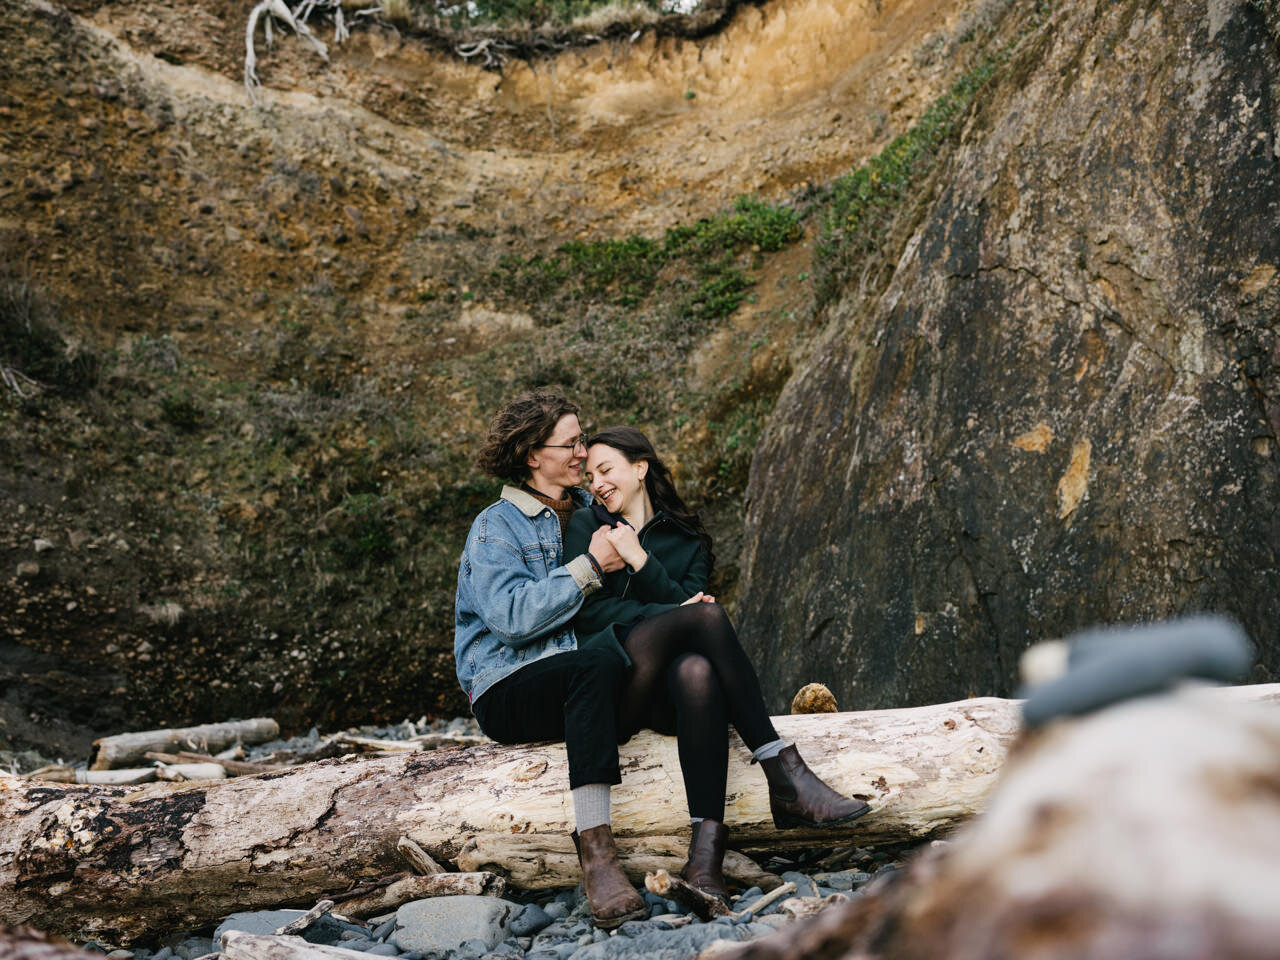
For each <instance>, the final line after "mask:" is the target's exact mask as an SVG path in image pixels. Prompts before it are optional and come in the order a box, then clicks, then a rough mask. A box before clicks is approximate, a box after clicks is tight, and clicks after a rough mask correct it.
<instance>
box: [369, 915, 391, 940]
mask: <svg viewBox="0 0 1280 960" xmlns="http://www.w3.org/2000/svg"><path fill="white" fill-rule="evenodd" d="M395 929H396V921H395V917H392V918H391V919H390V920H388V921H387V922H386V923H380V924H378V926H377V927H375V928H374V931H373V933H371V934H370V936H371V937H373V939H374V940H385V939H387V937H389V936H391V934H392V933H394V932H395Z"/></svg>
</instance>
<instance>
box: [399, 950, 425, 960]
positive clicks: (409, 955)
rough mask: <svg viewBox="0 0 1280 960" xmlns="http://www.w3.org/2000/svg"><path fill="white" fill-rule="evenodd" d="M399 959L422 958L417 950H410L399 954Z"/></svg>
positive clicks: (419, 959)
mask: <svg viewBox="0 0 1280 960" xmlns="http://www.w3.org/2000/svg"><path fill="white" fill-rule="evenodd" d="M400 960H423V958H422V954H420V953H419V952H418V951H417V950H410V951H409V952H408V953H402V954H400Z"/></svg>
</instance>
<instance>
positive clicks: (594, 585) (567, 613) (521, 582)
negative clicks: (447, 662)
mask: <svg viewBox="0 0 1280 960" xmlns="http://www.w3.org/2000/svg"><path fill="white" fill-rule="evenodd" d="M569 496H570V497H572V498H573V499H574V500H576V501H578V502H579V503H580V504H582V505H584V506H585V505H586V503H587V501H588V499H589V498H588V496H587V494H586V493H585V492H583V491H582V490H579V489H577V488H572V489H570V491H569ZM600 586H601V584H600V579H599V578H598V577H597V576H596V574H595V570H594V568H593V567H592V565H591V561H590V560H588V559H587V557H586V555H585V554H582V555H579V556H576V557H574V558H573V559H571V560H569V561H568V562H567V563H566V562H565V557H564V545H563V544H562V543H561V537H560V521H559V520H558V519H557V518H556V515H555V513H554V512H553V511H552V510H551V509H550V508H549V507H546V506H544V505H543V504H542V503H540V502H539V501H538V500H536V499H535V498H534V497H531V496H530V495H529V494H528V493H526V492H525V491H523V490H520V489H518V488H516V487H503V488H502V499H501V500H499V501H498V502H497V503H494V504H490V505H489V506H487V507H485V508H484V510H482V511H480V515H479V516H478V517H476V519H475V522H474V523H472V524H471V532H470V533H469V534H467V543H466V546H465V547H463V550H462V560H461V562H460V563H459V564H458V594H457V599H456V600H455V602H454V610H453V616H454V619H453V624H454V627H453V656H454V660H455V661H456V666H457V671H458V683H459V684H461V685H462V692H463V693H465V694H466V695H467V699H468V700H469V701H471V702H472V703H474V702H475V701H476V698H477V697H479V696H480V695H481V694H483V693H484V692H485V691H486V690H488V689H489V687H491V686H492V685H493V684H494V683H496V682H497V681H499V680H501V679H502V678H503V677H506V676H508V675H509V674H512V673H514V672H515V671H517V670H519V669H520V668H521V667H524V666H528V665H529V664H531V663H533V662H534V661H535V660H541V659H542V658H543V657H549V656H552V655H553V654H557V653H564V652H565V651H566V650H575V649H577V646H578V641H577V638H576V637H575V636H574V634H573V630H572V629H571V628H570V626H569V622H570V621H571V620H572V619H573V615H574V614H575V613H577V612H578V608H579V607H581V606H582V601H583V599H584V598H585V597H586V596H587V595H588V594H590V593H593V592H595V591H596V590H599V589H600Z"/></svg>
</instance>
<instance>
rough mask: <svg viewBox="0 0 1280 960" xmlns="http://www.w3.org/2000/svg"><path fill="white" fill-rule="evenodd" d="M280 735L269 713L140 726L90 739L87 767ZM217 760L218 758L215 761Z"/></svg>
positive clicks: (101, 767) (111, 765)
mask: <svg viewBox="0 0 1280 960" xmlns="http://www.w3.org/2000/svg"><path fill="white" fill-rule="evenodd" d="M278 736H280V727H279V726H278V725H277V724H276V722H275V721H274V720H272V719H271V718H269V717H258V718H256V719H253V720H233V721H229V722H227V723H206V724H202V725H201V726H198V727H182V728H180V729H175V730H141V731H138V732H137V733H120V734H116V735H115V736H112V737H103V738H102V739H101V740H95V741H94V742H93V745H94V747H96V748H97V754H96V756H95V757H94V761H93V763H92V764H91V765H90V768H89V769H91V770H113V769H116V768H118V767H127V766H129V765H130V764H135V763H138V762H139V761H142V760H145V759H146V757H147V754H148V753H174V752H176V751H178V750H195V751H201V752H204V753H214V752H216V751H218V750H223V749H225V748H227V747H229V746H231V745H232V744H234V743H264V742H266V741H267V740H274V739H275V738H276V737H278ZM216 762H218V763H221V762H222V761H220V760H219V761H216Z"/></svg>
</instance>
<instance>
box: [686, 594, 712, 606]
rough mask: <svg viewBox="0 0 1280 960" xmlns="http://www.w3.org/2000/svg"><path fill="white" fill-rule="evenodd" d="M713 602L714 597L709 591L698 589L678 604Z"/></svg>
mask: <svg viewBox="0 0 1280 960" xmlns="http://www.w3.org/2000/svg"><path fill="white" fill-rule="evenodd" d="M715 602H716V598H715V597H713V596H711V594H709V593H703V592H702V591H701V590H699V591H698V592H697V593H695V594H694V595H693V596H692V597H690V598H689V599H688V600H686V601H685V602H684V603H682V604H680V606H682V607H687V606H688V605H689V604H691V603H715Z"/></svg>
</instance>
